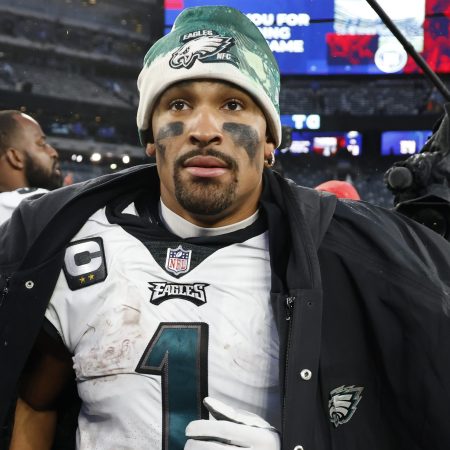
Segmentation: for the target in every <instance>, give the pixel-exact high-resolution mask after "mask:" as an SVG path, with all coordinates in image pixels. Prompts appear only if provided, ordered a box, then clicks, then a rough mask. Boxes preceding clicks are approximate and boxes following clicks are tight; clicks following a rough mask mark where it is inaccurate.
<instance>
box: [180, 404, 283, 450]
mask: <svg viewBox="0 0 450 450" xmlns="http://www.w3.org/2000/svg"><path fill="white" fill-rule="evenodd" d="M203 403H204V404H205V406H206V407H207V408H208V411H209V412H210V413H211V415H212V416H213V417H214V418H215V419H217V420H194V421H192V422H191V423H190V424H189V425H188V426H187V427H186V437H188V438H189V439H188V441H187V442H186V445H185V447H184V450H220V449H222V450H232V449H242V448H249V449H254V450H280V437H279V436H278V432H277V430H276V429H275V428H274V427H272V426H271V425H270V424H269V423H267V422H266V421H265V420H264V419H263V418H262V417H259V416H258V415H256V414H253V413H251V412H248V411H244V410H243V409H235V408H233V407H232V406H229V405H227V404H225V403H223V402H221V401H219V400H216V399H214V398H211V397H206V398H205V399H204V400H203Z"/></svg>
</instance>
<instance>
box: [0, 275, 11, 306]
mask: <svg viewBox="0 0 450 450" xmlns="http://www.w3.org/2000/svg"><path fill="white" fill-rule="evenodd" d="M11 278H12V275H7V276H6V278H5V285H4V286H3V289H2V293H1V295H0V306H2V305H3V302H4V301H5V299H6V296H7V295H8V292H9V280H11Z"/></svg>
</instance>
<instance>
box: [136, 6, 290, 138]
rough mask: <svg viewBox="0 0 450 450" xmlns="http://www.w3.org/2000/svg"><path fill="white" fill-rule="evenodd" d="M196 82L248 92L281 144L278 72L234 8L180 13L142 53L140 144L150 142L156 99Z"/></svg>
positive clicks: (249, 24)
mask: <svg viewBox="0 0 450 450" xmlns="http://www.w3.org/2000/svg"><path fill="white" fill-rule="evenodd" d="M200 78H202V79H214V80H224V81H228V82H231V83H233V84H235V85H237V86H239V87H240V88H241V89H244V90H245V91H246V92H248V93H249V94H250V95H251V96H252V97H253V99H254V100H255V101H256V102H257V104H258V105H259V106H260V107H261V109H262V110H263V112H264V114H265V116H266V120H267V123H268V128H269V132H270V135H271V136H272V138H273V139H274V141H275V144H276V145H277V146H278V145H279V144H280V142H281V122H280V108H279V93H280V72H279V69H278V65H277V62H276V60H275V58H274V56H273V54H272V52H271V50H270V48H269V46H268V44H267V42H266V40H265V39H264V36H263V35H262V34H261V32H260V31H259V30H258V28H257V27H256V26H255V25H254V24H253V22H252V21H251V20H250V19H249V18H248V17H247V16H245V15H244V14H242V13H241V12H239V11H238V10H236V9H234V8H230V7H227V6H199V7H195V8H186V9H185V10H184V11H182V13H181V14H180V15H179V16H178V17H177V19H176V20H175V23H174V25H173V28H172V30H171V32H170V33H169V34H167V35H166V36H164V37H162V38H161V39H159V40H158V41H157V42H156V43H155V44H154V45H153V46H152V47H151V48H150V50H149V51H148V52H147V54H146V55H145V58H144V67H143V69H142V71H141V73H140V75H139V78H138V83H137V84H138V89H139V93H140V98H139V107H138V112H137V125H138V129H139V135H140V139H141V143H142V144H143V145H145V144H146V143H148V142H153V137H152V134H151V124H150V120H151V116H152V111H153V108H154V106H155V102H156V101H157V99H158V97H159V96H160V95H161V94H162V93H163V92H164V91H165V90H166V89H167V88H168V87H169V86H171V85H173V84H174V83H176V82H178V81H182V80H190V79H200Z"/></svg>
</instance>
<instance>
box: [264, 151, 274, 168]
mask: <svg viewBox="0 0 450 450" xmlns="http://www.w3.org/2000/svg"><path fill="white" fill-rule="evenodd" d="M274 165H275V153H274V152H272V153H271V154H270V158H267V159H266V167H273V166H274Z"/></svg>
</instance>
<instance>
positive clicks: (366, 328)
mask: <svg viewBox="0 0 450 450" xmlns="http://www.w3.org/2000/svg"><path fill="white" fill-rule="evenodd" d="M138 87H139V91H140V103H139V108H138V114H137V123H138V128H139V132H140V136H141V141H142V143H143V145H145V146H146V151H147V154H148V155H149V156H152V157H153V156H155V157H156V166H155V165H142V166H136V167H132V168H130V169H127V170H124V171H121V172H119V173H115V174H109V175H104V176H102V177H99V178H97V179H95V180H90V181H88V182H85V183H78V184H74V185H72V186H67V187H65V188H63V189H58V190H55V191H53V192H49V193H48V194H46V195H44V196H42V197H41V198H39V199H37V200H35V201H33V202H32V204H30V203H31V202H30V203H28V202H22V204H21V205H19V207H18V209H19V211H18V213H17V214H14V215H13V217H12V219H11V220H10V221H9V222H8V223H7V224H6V225H5V226H4V227H3V228H2V233H0V249H1V252H0V295H1V301H0V304H1V305H2V306H1V307H0V308H1V309H0V367H1V368H2V369H4V368H8V370H1V371H0V422H1V421H2V420H3V418H4V416H5V411H4V410H5V405H7V404H8V403H9V402H10V400H11V396H12V393H13V392H14V389H15V387H16V386H19V392H20V402H19V403H18V409H17V414H16V423H15V426H14V431H13V446H12V448H13V449H19V450H23V449H25V448H26V449H29V448H32V449H35V448H36V449H43V448H46V449H48V448H49V446H50V445H51V442H52V439H53V438H52V436H51V431H52V429H53V428H54V423H55V416H54V414H53V412H54V411H55V409H56V407H57V405H58V403H59V402H60V393H61V391H62V389H63V388H64V386H65V384H66V383H67V382H69V380H73V379H76V383H77V387H78V394H79V396H80V398H81V402H82V406H81V409H80V412H79V416H78V431H77V433H76V441H77V447H78V449H80V450H88V449H97V450H100V449H101V450H118V449H132V450H162V449H164V450H183V449H184V450H205V449H208V450H215V449H217V450H218V449H222V450H225V449H226V450H237V449H242V448H249V449H254V450H280V449H282V450H331V449H333V450H361V449H364V450H406V449H408V450H428V449H433V450H448V449H449V448H450V427H449V426H448V420H449V417H450V389H449V383H450V381H449V380H450V358H449V354H450V315H449V311H450V280H449V274H450V243H448V242H447V241H445V240H444V239H442V238H441V237H440V236H439V235H437V234H436V233H434V232H433V231H431V230H429V229H427V228H425V227H423V226H421V225H419V224H417V223H416V222H413V221H411V220H408V219H407V218H405V217H403V216H401V215H400V214H397V213H395V212H392V211H389V210H386V209H383V208H380V207H377V206H375V205H371V204H368V203H365V202H358V201H355V202H349V201H338V200H337V198H336V197H335V196H334V195H330V194H326V193H322V192H319V191H317V190H314V189H308V188H304V187H301V186H298V185H295V184H294V183H293V182H291V181H289V180H287V179H285V178H283V177H282V176H280V175H279V174H278V173H277V172H275V171H273V169H272V167H273V165H274V155H273V152H274V150H275V147H277V146H279V145H280V143H281V122H280V113H279V88H280V74H279V70H278V66H277V64H276V61H275V58H274V56H273V54H272V52H271V50H270V47H269V45H268V44H267V41H266V40H265V39H264V36H262V34H261V32H260V31H259V30H258V29H257V28H256V26H255V25H254V24H253V23H252V22H251V21H250V19H248V18H247V17H246V16H245V15H243V14H241V13H240V12H239V11H237V10H235V9H233V8H229V7H224V6H222V7H221V6H205V7H198V8H187V9H185V10H184V11H183V12H182V13H181V14H180V15H179V16H178V18H177V20H176V22H175V25H174V27H173V29H172V31H171V32H170V33H169V34H167V35H166V36H165V37H163V38H161V39H160V40H159V41H158V42H157V43H155V45H154V46H153V47H152V48H151V49H150V50H149V52H148V53H147V55H146V57H145V59H144V67H143V69H142V71H141V74H140V76H139V79H138ZM11 323H12V324H14V326H11V325H10V324H11ZM19 378H20V382H19V383H17V380H18V379H19ZM43 422H44V423H46V424H47V425H48V426H46V427H44V426H43ZM52 424H53V425H52ZM46 431H47V432H50V433H49V435H46Z"/></svg>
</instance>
